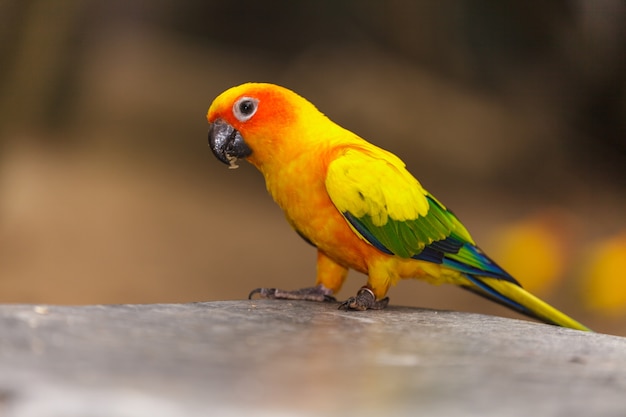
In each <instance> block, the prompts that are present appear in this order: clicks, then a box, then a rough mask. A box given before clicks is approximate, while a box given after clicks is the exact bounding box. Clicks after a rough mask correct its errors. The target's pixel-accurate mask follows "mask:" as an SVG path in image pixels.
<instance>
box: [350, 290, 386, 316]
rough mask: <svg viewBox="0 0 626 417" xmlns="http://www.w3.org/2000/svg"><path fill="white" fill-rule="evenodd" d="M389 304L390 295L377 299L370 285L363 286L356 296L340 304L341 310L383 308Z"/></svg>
mask: <svg viewBox="0 0 626 417" xmlns="http://www.w3.org/2000/svg"><path fill="white" fill-rule="evenodd" d="M387 304H389V297H385V298H383V299H382V300H376V296H375V295H374V292H373V291H372V290H371V289H369V288H368V287H361V289H360V290H359V292H357V293H356V297H350V298H348V299H347V300H346V301H344V302H343V303H341V304H340V305H339V310H345V311H348V310H357V311H364V310H382V309H384V308H385V307H387Z"/></svg>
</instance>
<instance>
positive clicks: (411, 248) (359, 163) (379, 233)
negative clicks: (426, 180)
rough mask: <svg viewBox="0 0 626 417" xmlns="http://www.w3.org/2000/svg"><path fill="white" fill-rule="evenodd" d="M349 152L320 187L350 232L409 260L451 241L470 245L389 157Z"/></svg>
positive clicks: (451, 219) (463, 231) (460, 229)
mask: <svg viewBox="0 0 626 417" xmlns="http://www.w3.org/2000/svg"><path fill="white" fill-rule="evenodd" d="M376 151H377V152H373V151H371V150H369V149H349V150H347V151H345V153H344V154H343V155H342V156H341V157H339V158H337V159H335V160H334V161H333V162H332V163H331V164H330V165H329V167H328V173H327V177H326V188H327V191H328V194H329V196H330V198H331V200H332V202H333V204H334V205H335V206H336V207H337V209H338V210H339V211H340V212H341V213H342V214H343V215H344V217H346V219H347V220H348V222H349V223H350V225H351V226H352V227H353V229H355V231H356V232H357V233H358V234H359V236H361V238H363V239H364V240H366V241H368V242H369V243H370V244H372V245H374V246H376V247H378V248H379V249H381V250H383V251H384V252H387V253H392V254H394V255H397V256H400V257H403V258H411V257H415V256H416V255H419V254H420V253H422V251H423V250H424V248H426V247H427V246H429V245H432V244H433V243H434V242H440V241H445V240H446V239H448V238H450V237H452V238H454V239H456V240H457V241H458V242H459V244H458V245H456V246H455V248H456V251H458V250H459V248H460V247H461V245H463V244H465V243H469V244H472V245H473V244H474V242H473V241H472V238H471V236H470V235H469V233H468V232H467V230H466V229H465V227H464V226H463V225H462V224H461V222H460V221H459V220H458V219H457V218H456V217H455V216H454V214H452V213H451V212H450V211H448V210H447V209H446V208H445V207H444V206H443V204H441V203H440V202H439V201H437V200H436V199H435V198H434V197H433V196H431V195H430V194H429V193H428V192H427V191H426V190H425V189H424V188H423V187H422V186H421V185H420V183H419V182H418V181H417V180H416V179H415V177H413V176H412V175H411V174H410V173H409V172H408V171H407V170H406V168H405V167H404V163H403V162H402V161H401V160H400V159H398V158H397V157H396V156H395V155H393V154H390V153H388V152H386V151H382V150H380V149H378V148H377V149H376Z"/></svg>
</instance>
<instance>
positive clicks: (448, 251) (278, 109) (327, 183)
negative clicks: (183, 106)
mask: <svg viewBox="0 0 626 417" xmlns="http://www.w3.org/2000/svg"><path fill="white" fill-rule="evenodd" d="M207 120H208V122H209V125H210V126H209V145H210V148H211V150H212V152H213V153H214V154H215V156H216V157H217V158H218V159H219V160H220V161H222V162H224V163H225V164H229V165H230V166H231V167H236V163H237V160H238V159H246V160H247V161H248V162H250V163H251V164H252V165H254V166H255V167H256V168H257V169H258V170H259V171H261V173H262V174H263V176H264V177H265V182H266V186H267V190H268V191H269V193H270V194H271V196H272V197H273V199H274V201H276V203H277V204H278V205H279V206H280V207H281V208H282V209H283V211H284V212H285V215H286V218H287V221H288V222H289V224H290V225H291V226H292V227H293V228H294V229H295V231H296V232H297V233H298V234H299V235H300V236H302V237H303V238H304V239H305V240H306V241H307V242H309V243H310V244H312V245H313V246H315V247H316V248H317V280H316V285H315V286H314V287H309V288H304V289H300V290H295V291H285V290H280V289H276V288H259V289H256V290H254V291H252V293H251V294H250V297H252V296H254V295H258V296H260V297H263V298H275V299H292V300H313V301H330V300H334V297H333V295H334V294H336V293H337V292H338V291H339V290H340V288H341V286H342V284H343V282H344V280H345V279H346V276H347V274H348V270H349V269H354V270H357V271H360V272H362V273H364V274H367V276H368V280H367V285H365V286H363V287H362V288H361V289H360V290H359V292H358V293H357V295H356V296H355V297H350V298H349V299H348V300H347V301H345V302H343V303H342V304H341V305H340V308H342V309H346V310H367V309H382V308H384V307H385V306H386V305H387V303H388V301H389V299H388V298H385V295H386V294H387V290H388V289H389V287H390V286H391V285H395V284H396V283H397V282H398V281H399V280H400V279H403V278H417V279H422V280H425V281H428V282H431V283H433V284H442V283H448V284H454V285H458V286H461V287H462V288H465V289H468V290H470V291H473V292H475V293H477V294H479V295H481V296H484V297H486V298H488V299H491V300H493V301H495V302H498V303H500V304H503V305H505V306H507V307H509V308H511V309H513V310H516V311H518V312H520V313H522V314H525V315H527V316H530V317H532V318H535V319H539V320H541V321H544V322H546V323H550V324H554V325H558V326H563V327H569V328H573V329H578V330H589V329H588V328H587V327H585V326H584V325H582V324H580V323H578V322H577V321H575V320H574V319H572V318H570V317H568V316H567V315H565V314H563V313H561V312H560V311H558V310H557V309H555V308H553V307H551V306H550V305H548V304H547V303H545V302H544V301H542V300H540V299H539V298H537V297H535V296H533V295H532V294H530V293H528V292H527V291H525V290H524V289H522V287H521V286H520V284H519V283H518V282H517V281H516V280H515V279H514V278H513V277H512V276H511V275H509V274H508V273H507V272H505V271H504V270H503V269H502V268H500V267H499V266H498V265H497V264H496V263H495V262H493V261H492V260H491V259H490V258H489V257H488V256H487V255H485V254H484V253H483V252H482V251H481V250H480V249H479V248H478V247H477V246H476V245H475V243H474V241H473V240H472V238H471V236H470V234H469V233H468V231H467V230H466V228H465V227H464V226H463V224H461V222H460V221H459V220H458V219H457V218H456V216H455V215H454V214H453V213H452V212H451V211H449V210H448V209H446V207H445V206H444V205H443V204H442V203H440V202H439V201H438V200H437V199H436V198H435V197H433V196H432V195H431V194H430V193H429V192H428V191H426V190H425V189H424V188H423V187H422V186H421V184H420V183H419V182H418V181H417V179H415V177H414V176H413V175H411V174H410V173H409V171H407V169H406V168H405V164H404V163H403V162H402V160H400V159H399V158H398V157H397V156H395V155H394V154H392V153H390V152H388V151H385V150H383V149H381V148H379V147H377V146H375V145H373V144H371V143H369V142H367V141H365V140H364V139H362V138H360V137H359V136H357V135H356V134H354V133H352V132H350V131H349V130H346V129H344V128H343V127H341V126H339V125H337V124H336V123H334V122H332V121H331V120H330V119H328V118H327V117H326V116H325V115H324V114H322V113H321V112H320V111H319V110H318V109H317V108H316V107H315V106H314V105H313V104H311V103H310V102H309V101H307V100H306V99H304V98H303V97H301V96H299V95H298V94H296V93H294V92H293V91H291V90H288V89H286V88H284V87H280V86H277V85H274V84H265V83H247V84H243V85H240V86H237V87H233V88H230V89H228V90H227V91H225V92H223V93H222V94H220V95H219V96H218V97H217V98H216V99H215V100H214V101H213V103H212V104H211V106H210V108H209V110H208V113H207Z"/></svg>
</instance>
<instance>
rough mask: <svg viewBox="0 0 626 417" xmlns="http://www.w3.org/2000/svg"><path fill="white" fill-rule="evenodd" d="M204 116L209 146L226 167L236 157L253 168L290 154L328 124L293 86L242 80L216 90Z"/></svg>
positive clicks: (315, 137) (314, 138)
mask: <svg viewBox="0 0 626 417" xmlns="http://www.w3.org/2000/svg"><path fill="white" fill-rule="evenodd" d="M207 120H208V121H209V124H210V127H209V145H210V147H211V151H213V153H214V154H215V156H216V157H217V158H218V159H219V160H220V161H222V162H224V163H225V164H230V165H231V166H235V165H234V163H235V161H236V160H237V159H240V158H246V159H247V160H248V161H250V162H251V163H253V164H254V165H256V166H257V167H261V166H263V165H265V164H267V163H268V162H270V161H272V160H280V159H282V160H285V159H287V160H288V159H291V158H293V156H294V155H295V154H296V153H299V152H302V151H306V149H307V146H308V145H310V144H312V143H313V142H317V141H319V140H320V139H322V137H323V136H326V135H322V134H320V132H319V131H316V130H318V129H319V127H320V126H326V127H327V126H328V125H334V123H328V122H329V120H328V119H327V118H326V116H324V115H323V114H322V113H320V112H319V111H318V110H317V109H316V108H315V106H313V105H312V104H311V103H309V102H308V101H307V100H306V99H304V98H303V97H301V96H299V95H297V94H296V93H294V92H293V91H291V90H288V89H286V88H284V87H279V86H277V85H274V84H261V83H247V84H242V85H240V86H237V87H233V88H230V89H228V90H226V91H225V92H223V93H222V94H220V95H219V96H218V97H217V98H216V99H215V100H214V101H213V103H212V104H211V107H210V108H209V111H208V113H207ZM321 121H323V123H320V122H321ZM334 126H336V125H334Z"/></svg>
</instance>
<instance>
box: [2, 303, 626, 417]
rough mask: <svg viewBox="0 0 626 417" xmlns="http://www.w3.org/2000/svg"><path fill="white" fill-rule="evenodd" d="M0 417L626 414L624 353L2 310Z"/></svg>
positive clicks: (442, 320) (136, 310)
mask: <svg viewBox="0 0 626 417" xmlns="http://www.w3.org/2000/svg"><path fill="white" fill-rule="evenodd" d="M0 334H1V339H0V416H3V417H4V416H6V417H34V416H38V417H39V416H63V417H79V416H80V417H85V416H87V417H91V416H98V417H99V416H103V417H104V416H107V417H108V416H115V417H117V416H124V417H125V416H151V417H165V416H168V417H169V416H205V415H206V416H208V415H212V416H232V415H255V416H258V415H260V416H264V415H267V416H292V415H301V416H315V415H323V416H339V415H341V416H351V415H359V416H377V417H380V416H393V415H407V416H409V415H410V416H451V417H454V416H499V417H507V416H529V415H531V416H533V415H534V416H568V417H572V416H585V417H587V416H591V415H593V416H616V417H617V416H620V417H621V416H624V415H626V339H625V338H621V337H616V336H609V335H603V334H593V333H584V332H579V331H574V330H568V329H561V328H557V327H553V326H547V325H543V324H537V323H531V322H525V321H518V320H511V319H504V318H499V317H491V316H483V315H476V314H467V313H459V312H450V311H434V310H425V309H416V308H406V307H390V308H388V309H387V310H384V311H368V312H343V311H338V310H337V304H331V303H329V304H319V303H311V302H286V301H228V302H208V303H194V304H150V305H103V306H80V307H71V306H70V307H65V306H64V307H61V306H35V305H2V306H0Z"/></svg>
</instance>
